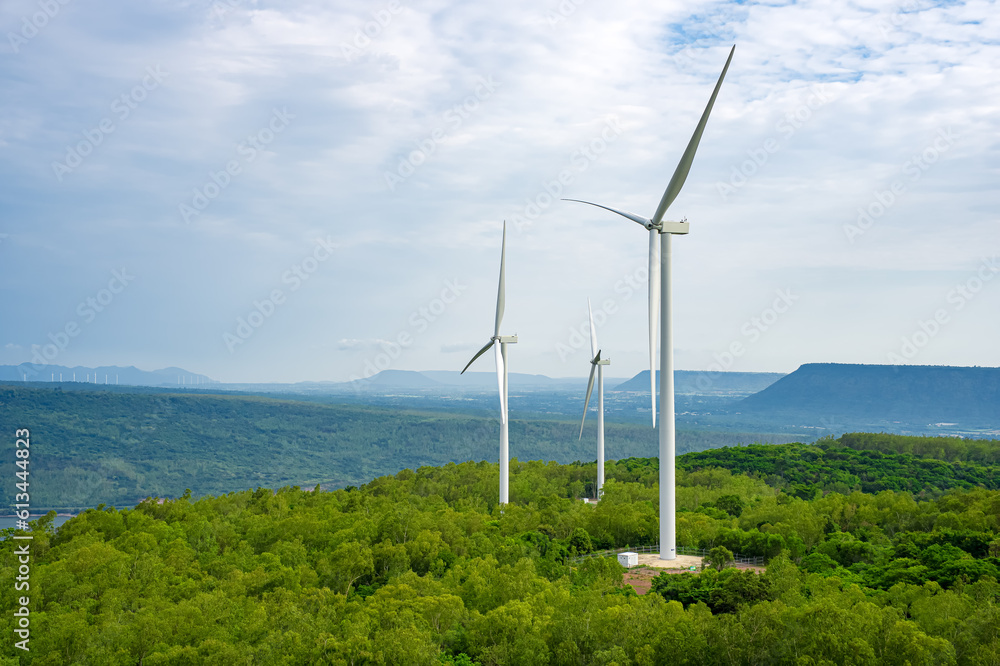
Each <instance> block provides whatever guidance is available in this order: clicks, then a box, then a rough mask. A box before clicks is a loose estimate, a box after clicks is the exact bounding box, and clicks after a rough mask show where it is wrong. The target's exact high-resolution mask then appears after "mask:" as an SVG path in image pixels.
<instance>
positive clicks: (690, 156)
mask: <svg viewBox="0 0 1000 666" xmlns="http://www.w3.org/2000/svg"><path fill="white" fill-rule="evenodd" d="M735 51H736V46H735V45H734V46H733V48H732V50H730V51H729V58H728V59H727V60H726V66H725V67H723V68H722V74H720V75H719V80H718V82H717V83H716V84H715V90H714V91H712V97H711V98H710V99H709V100H708V106H706V107H705V111H704V112H703V113H702V114H701V120H699V121H698V126H697V127H696V128H695V130H694V134H693V135H692V136H691V140H690V141H688V145H687V148H685V150H684V154H683V155H682V156H681V160H680V162H679V163H678V164H677V168H676V169H675V170H674V174H673V176H671V177H670V183H669V184H668V185H667V189H666V191H665V192H664V193H663V197H662V198H661V199H660V205H659V206H657V207H656V212H655V213H654V214H653V217H652V218H651V219H646V218H644V217H640V216H638V215H633V214H632V213H626V212H624V211H620V210H616V209H614V208H609V207H607V206H602V205H600V204H596V203H592V202H590V201H581V200H579V199H567V201H576V202H578V203H585V204H589V205H591V206H597V207H598V208H603V209H604V210H607V211H611V212H612V213H617V214H618V215H621V216H622V217H624V218H627V219H629V220H632V221H633V222H637V223H638V224H640V225H642V226H643V227H644V228H645V229H646V230H648V231H649V384H650V392H651V393H652V401H653V426H654V427H655V426H656V392H655V379H654V378H655V376H656V373H655V372H654V368H655V364H656V320H657V315H658V314H659V319H660V432H659V438H660V559H661V560H674V559H677V530H676V506H675V470H674V465H675V461H674V457H675V455H676V448H677V447H676V433H675V428H674V347H673V326H672V321H671V311H670V286H671V284H670V240H671V236H673V235H674V234H678V235H680V234H686V233H687V232H688V230H689V226H688V225H687V224H686V220H684V221H681V222H670V221H666V220H664V219H663V216H664V214H665V213H666V212H667V209H668V208H669V207H670V204H672V203H673V202H674V199H676V198H677V195H678V194H679V193H680V191H681V188H682V187H683V186H684V181H685V180H686V179H687V175H688V172H689V171H690V170H691V163H692V162H693V161H694V154H695V152H697V150H698V144H699V142H701V135H702V134H703V133H704V132H705V125H706V124H707V123H708V116H709V114H710V113H711V112H712V106H714V105H715V98H716V97H717V96H718V95H719V89H720V88H721V87H722V80H723V79H725V78H726V72H727V71H728V70H729V63H730V62H732V60H733V53H735ZM657 236H659V241H660V242H659V244H657V242H656V240H657V238H656V237H657ZM657 309H659V313H657Z"/></svg>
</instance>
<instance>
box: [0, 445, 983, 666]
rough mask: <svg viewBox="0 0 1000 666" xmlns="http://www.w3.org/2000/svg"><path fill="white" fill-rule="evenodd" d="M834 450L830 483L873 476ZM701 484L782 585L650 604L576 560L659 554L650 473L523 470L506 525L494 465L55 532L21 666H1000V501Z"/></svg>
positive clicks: (748, 450)
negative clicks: (626, 551)
mask: <svg viewBox="0 0 1000 666" xmlns="http://www.w3.org/2000/svg"><path fill="white" fill-rule="evenodd" d="M775 448H776V449H780V448H781V447H775ZM834 448H837V447H831V448H830V449H825V450H824V449H822V448H820V449H817V450H819V451H822V452H823V456H822V457H821V458H820V459H817V460H821V462H822V465H819V464H817V469H820V470H822V471H821V472H820V474H819V476H818V477H816V478H815V479H814V480H813V482H814V485H815V484H822V483H826V481H825V480H824V479H826V478H829V479H840V478H842V475H843V474H850V473H851V472H848V471H846V469H845V468H846V467H848V466H849V465H850V464H852V460H853V459H851V458H849V457H840V453H837V454H836V455H833V456H830V455H828V454H829V453H830V451H831V450H833V449H834ZM840 448H843V447H840ZM753 449H754V447H741V448H737V449H730V450H729V451H728V454H731V458H730V463H731V465H732V466H733V467H734V468H738V467H741V466H753V465H756V464H758V459H759V456H758V455H757V452H756V451H754V450H753ZM788 451H789V459H790V460H792V459H794V457H795V455H799V454H798V453H797V452H796V451H795V450H794V449H788ZM793 454H795V455H793ZM890 455H893V456H899V455H902V454H890ZM799 458H800V460H801V456H799ZM806 462H815V461H810V460H808V459H806V461H805V462H803V463H802V464H803V465H805V463H806ZM686 466H687V465H684V466H682V467H681V469H679V470H678V475H677V478H678V489H677V499H678V508H679V513H678V517H677V527H678V538H679V542H680V543H681V544H683V545H689V546H697V547H702V548H715V547H720V546H722V547H725V548H727V549H729V550H731V551H733V552H738V553H743V554H748V555H761V556H763V557H765V558H767V560H768V566H767V570H766V572H765V573H763V574H758V573H755V572H753V571H742V570H735V569H723V570H722V571H719V572H715V571H712V572H705V573H701V574H700V575H694V574H680V575H667V574H664V575H662V576H660V577H659V578H657V579H656V581H655V583H654V587H653V590H652V591H651V592H650V593H649V594H647V595H645V596H641V597H640V596H637V595H636V594H635V593H634V592H633V591H632V590H631V588H629V587H627V586H624V585H623V584H622V580H623V578H622V573H623V570H622V569H621V567H620V566H619V565H618V564H617V562H616V561H615V560H614V559H611V558H594V559H586V560H583V561H581V562H580V563H579V564H574V556H576V555H580V554H584V553H587V552H588V551H590V550H592V549H599V548H606V547H624V546H636V545H642V544H652V543H654V542H655V539H656V534H657V526H658V522H657V511H658V509H657V506H658V505H657V488H656V477H657V465H656V461H655V460H650V459H637V458H633V459H630V460H624V461H619V462H617V463H614V462H612V463H609V464H608V478H609V480H608V482H607V485H606V492H605V495H604V497H603V499H602V500H601V502H600V503H599V504H597V505H590V504H585V503H583V502H580V501H579V500H578V499H574V498H575V497H576V496H578V495H579V493H580V491H581V488H582V487H583V485H584V484H585V483H586V479H588V478H589V477H590V476H591V475H592V474H593V466H592V465H584V464H569V465H563V464H557V463H541V462H525V463H521V462H515V463H513V464H512V477H511V498H512V503H511V504H510V505H508V506H507V507H505V508H504V510H503V511H501V510H500V509H499V507H497V506H496V502H495V497H496V494H497V467H496V465H492V464H487V463H482V462H480V463H473V462H466V463H461V464H447V465H444V466H441V467H422V468H419V469H417V470H416V471H412V470H404V471H401V472H399V473H398V474H396V475H394V476H386V477H380V478H378V479H375V480H374V481H372V482H370V483H368V484H365V485H363V486H362V487H360V488H349V489H341V490H336V491H334V492H320V491H319V490H318V489H314V490H312V491H304V490H300V489H299V488H297V487H291V488H287V487H286V488H283V489H281V490H278V491H277V492H272V491H270V490H266V489H263V488H258V489H257V490H253V491H251V490H247V491H242V492H235V493H229V494H226V495H222V496H217V497H209V496H206V497H202V498H200V499H197V500H195V499H193V498H192V497H191V496H190V495H185V496H183V497H180V498H178V499H173V500H166V501H163V502H162V503H161V502H159V501H157V500H155V499H150V500H149V501H145V502H142V503H141V504H140V505H138V506H136V507H135V508H131V509H124V510H116V509H110V508H104V507H100V508H99V509H92V510H89V511H86V512H85V513H83V514H81V515H80V516H78V517H76V518H74V519H73V520H71V521H69V522H67V523H66V524H65V525H64V526H63V527H62V528H61V529H60V530H59V531H58V533H56V534H53V533H52V531H51V529H50V528H49V527H48V524H49V521H50V520H51V517H52V516H51V515H50V516H49V517H48V518H46V519H44V520H42V521H40V522H39V523H37V524H36V525H35V529H34V536H35V541H34V542H33V544H34V546H33V547H34V554H35V557H36V560H35V562H34V563H33V565H32V579H31V581H32V593H31V595H32V596H31V612H32V615H31V618H32V631H33V633H32V636H33V639H32V651H31V652H30V653H25V654H22V655H19V658H20V661H9V662H8V663H20V664H43V663H44V664H102V665H104V664H136V663H142V664H144V665H145V666H149V665H156V664H196V663H226V664H229V663H261V664H305V663H331V664H349V663H370V664H414V663H427V664H431V663H454V664H470V663H479V664H483V665H486V664H529V663H530V664H646V663H661V662H662V661H664V660H665V659H668V658H669V661H670V663H679V664H685V663H687V664H744V663H745V664H750V663H792V664H900V665H902V664H911V665H916V664H928V665H929V664H970V665H971V664H998V663H1000V585H998V583H997V578H998V577H1000V571H998V567H1000V559H998V556H1000V540H998V537H997V535H998V532H1000V523H998V521H1000V491H998V490H995V489H992V490H991V489H987V488H984V487H975V488H953V489H942V488H941V487H940V486H939V485H938V486H934V489H933V490H930V489H928V490H926V491H923V492H922V493H920V494H916V495H915V494H913V493H911V492H905V491H894V490H882V491H880V492H877V493H866V492H861V491H860V490H850V491H847V492H845V493H839V492H827V493H824V492H823V490H822V488H819V490H818V492H814V493H813V494H812V495H808V494H807V493H803V494H805V495H807V496H806V497H798V496H796V495H795V494H789V493H788V492H785V490H786V489H787V486H783V485H782V484H784V483H785V482H784V481H782V480H780V479H777V480H779V481H781V483H778V484H776V485H777V486H782V487H776V485H775V484H771V483H768V480H769V478H770V477H768V476H762V475H760V474H759V473H751V474H746V473H742V472H740V471H735V472H734V471H730V470H729V469H720V468H719V467H713V466H702V467H700V468H698V469H685V467H686ZM794 469H797V468H794ZM824 475H825V476H824ZM772 480H774V479H772ZM831 482H832V483H840V482H842V481H837V480H834V481H831ZM2 548H3V551H4V557H3V559H2V564H3V568H4V571H3V574H4V576H5V577H6V578H5V579H7V580H11V579H12V578H13V576H14V567H15V566H16V563H15V558H14V557H13V554H12V549H13V544H12V542H11V541H10V540H7V541H5V542H3V544H2ZM3 598H4V602H3V603H4V606H3V609H2V611H3V615H2V617H3V620H2V624H3V625H4V626H3V631H5V632H6V633H7V635H8V636H10V635H11V631H12V622H13V616H12V603H13V600H12V595H9V594H8V595H4V597H3Z"/></svg>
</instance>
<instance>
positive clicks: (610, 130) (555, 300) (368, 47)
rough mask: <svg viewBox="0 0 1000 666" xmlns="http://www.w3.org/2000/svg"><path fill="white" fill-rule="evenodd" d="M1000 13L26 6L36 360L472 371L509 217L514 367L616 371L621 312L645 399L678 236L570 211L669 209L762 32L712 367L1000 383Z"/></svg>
mask: <svg viewBox="0 0 1000 666" xmlns="http://www.w3.org/2000/svg"><path fill="white" fill-rule="evenodd" d="M46 8H48V9H46ZM46 12H48V13H46ZM997 21H998V19H997V12H996V3H995V2H989V1H985V0H978V1H971V2H966V3H961V4H960V3H954V2H927V3H921V4H919V5H914V4H912V3H901V4H898V5H885V4H884V3H875V2H861V3H851V4H850V5H846V6H845V5H843V4H841V3H834V2H828V1H812V2H804V3H791V2H782V3H769V4H766V5H765V4H746V3H739V2H708V3H705V2H694V1H690V0H682V1H680V2H675V3H670V5H669V6H666V7H650V6H648V4H644V3H640V2H633V1H631V0H627V1H626V2H624V3H618V4H616V5H615V6H614V7H611V6H602V5H599V4H594V3H583V2H576V1H575V0H568V1H566V2H555V1H553V2H548V3H542V4H537V3H529V2H520V1H518V2H513V3H507V4H504V5H496V4H493V3H488V4H484V3H456V2H436V3H431V4H426V3H424V4H421V5H420V6H419V7H418V6H415V5H411V4H409V3H405V2H399V1H398V0H388V1H386V2H378V3H375V4H370V3H361V2H344V3H338V4H337V6H336V7H330V6H328V5H327V4H326V3H320V2H310V1H293V2H286V3H275V2H271V1H269V0H259V1H251V0H246V1H242V0H218V1H215V2H210V1H208V0H200V1H196V2H189V3H179V4H178V3H168V2H162V1H161V2H153V3H148V4H142V5H126V6H121V5H119V4H118V3H111V2H107V1H106V0H98V1H97V2H92V3H87V4H80V3H74V2H68V3H66V4H62V3H60V2H55V3H41V4H40V3H39V2H37V0H12V1H11V2H7V3H4V4H3V6H2V7H0V35H2V37H3V38H2V39H0V78H2V82H3V87H4V90H5V94H4V96H3V98H2V99H0V177H2V179H3V182H4V183H5V185H6V186H5V187H4V188H3V189H2V190H0V298H2V300H3V303H4V305H5V308H4V316H3V318H2V320H0V364H17V363H22V362H29V361H32V360H33V357H34V355H35V354H36V353H39V352H45V350H48V351H49V352H52V353H50V354H49V355H48V356H45V357H44V358H46V360H48V361H49V362H51V363H53V364H58V365H65V366H76V365H84V366H91V367H93V366H98V365H121V366H128V365H135V366H138V367H140V368H142V369H145V370H154V369H158V368H164V367H168V366H179V367H183V368H185V369H187V370H189V371H191V372H196V373H201V374H205V375H208V376H211V377H213V378H214V379H218V380H220V381H224V382H268V381H275V382H295V381H303V380H316V381H321V380H332V381H344V380H346V379H348V378H349V377H351V376H357V375H362V374H364V373H365V371H366V367H367V365H366V364H372V365H373V366H376V367H377V369H383V367H382V366H383V365H384V363H379V360H380V359H381V358H383V356H384V358H387V359H389V364H388V365H387V366H385V367H389V368H392V369H399V370H428V369H437V370H447V369H454V370H460V369H461V367H462V366H463V365H464V363H465V361H466V360H467V359H468V357H469V356H470V355H471V353H473V352H474V351H475V349H477V348H478V347H479V346H481V344H482V342H483V341H484V340H485V338H486V337H488V335H489V332H490V331H491V330H492V329H491V327H492V323H493V308H494V304H495V299H496V280H497V270H498V261H499V253H500V229H501V223H502V221H503V220H504V219H506V220H507V222H508V246H507V307H506V313H505V318H504V330H505V332H510V333H517V334H518V336H519V342H518V344H517V346H516V348H515V349H514V350H513V352H512V356H511V368H510V369H511V371H512V372H523V373H532V374H544V375H548V376H551V377H576V376H585V375H586V373H587V372H588V370H589V367H588V365H587V361H588V358H587V355H588V353H589V351H585V350H588V347H589V345H588V344H587V339H586V328H585V322H586V317H587V299H588V298H590V299H592V301H593V304H594V311H595V316H596V317H597V318H598V322H599V337H600V340H601V346H602V348H603V349H604V355H605V356H610V357H611V359H612V366H611V367H610V368H609V373H610V375H611V376H614V377H631V376H633V375H634V374H635V373H637V372H639V371H640V370H642V369H644V368H648V361H647V360H646V353H647V351H646V345H647V343H646V288H645V282H644V280H645V262H646V237H645V234H644V233H643V232H642V231H641V230H640V229H638V228H637V227H636V225H632V224H630V223H628V222H626V221H624V220H622V219H620V218H618V217H616V216H614V215H612V214H610V213H605V212H603V211H600V210H598V209H590V208H587V207H583V206H578V205H576V204H570V203H565V202H561V201H558V199H559V197H572V198H582V199H588V200H593V201H599V202H602V203H605V204H607V205H611V206H615V207H618V208H622V209H625V210H629V211H633V212H635V213H637V214H640V215H649V214H651V213H652V210H653V209H654V208H655V206H656V203H657V201H658V200H659V198H660V195H661V194H662V192H663V189H664V187H665V186H666V181H667V179H668V178H669V176H670V173H672V171H673V169H674V167H675V165H676V163H677V160H678V159H679V157H680V154H681V152H682V151H683V148H684V145H685V144H686V142H687V140H688V138H689V136H690V133H691V131H692V128H693V126H694V123H696V122H697V118H698V115H699V114H700V112H701V109H703V108H704V104H705V102H706V101H707V97H708V95H709V93H710V91H711V86H712V83H713V82H714V80H715V78H716V77H717V76H718V71H719V69H720V67H721V65H722V64H723V63H724V61H725V57H726V54H727V52H728V49H729V48H730V47H731V46H732V44H734V43H735V44H736V45H737V48H736V55H735V57H734V59H733V63H732V66H731V68H730V71H729V73H728V75H727V78H726V82H725V85H724V86H723V88H722V91H721V93H720V95H719V98H718V101H717V102H716V105H715V109H714V111H713V113H712V117H711V119H710V121H709V123H708V128H707V130H706V132H705V135H704V138H703V140H702V143H701V147H700V149H699V152H698V158H697V160H696V161H695V164H694V167H693V169H692V171H691V174H690V176H689V178H688V181H687V184H686V185H685V188H684V191H683V192H682V194H681V195H680V197H679V198H678V199H677V201H676V202H675V203H674V205H673V206H672V207H671V210H670V214H671V216H672V217H673V218H675V219H679V218H680V217H686V218H687V219H688V221H689V222H690V223H691V224H692V230H691V233H690V235H689V236H688V237H684V238H680V239H678V240H677V242H676V243H675V244H674V277H675V287H674V294H675V304H674V321H675V343H676V345H677V351H676V357H677V367H678V368H679V369H685V370H706V369H710V368H712V369H714V368H715V367H723V368H724V369H727V370H733V371H765V372H791V371H793V370H795V369H796V368H797V367H798V366H799V365H801V364H803V363H811V362H839V363H869V364H884V363H893V362H899V363H909V364H918V365H960V366H963V365H964V366H971V365H980V366H1000V347H998V346H997V345H996V331H997V330H1000V307H998V306H1000V279H995V278H996V276H997V275H998V274H1000V227H998V223H1000V220H998V210H1000V206H998V203H1000V201H998V195H997V189H996V181H997V177H996V176H997V172H998V167H1000V156H998V140H997V137H998V136H1000V114H998V110H1000V81H998V80H997V77H996V76H995V75H994V69H995V63H996V62H998V61H1000V40H998V37H1000V29H998V24H997ZM255 313H256V314H255ZM255 324H257V325H255ZM733 352H737V353H733ZM727 354H728V355H727ZM380 355H383V356H380ZM713 364H718V365H713Z"/></svg>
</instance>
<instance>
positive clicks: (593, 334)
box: [579, 298, 611, 499]
mask: <svg viewBox="0 0 1000 666" xmlns="http://www.w3.org/2000/svg"><path fill="white" fill-rule="evenodd" d="M587 313H588V314H589V315H590V353H591V359H590V379H589V380H587V399H586V400H584V402H583V419H582V420H581V421H580V437H579V439H583V424H584V423H586V422H587V408H588V407H589V406H590V394H591V392H592V391H593V390H594V371H595V370H596V371H597V499H601V490H602V489H603V488H604V366H606V365H611V359H610V358H601V350H600V349H598V348H597V329H595V328H594V311H593V309H592V308H591V307H590V299H589V298H588V299H587Z"/></svg>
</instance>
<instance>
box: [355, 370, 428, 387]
mask: <svg viewBox="0 0 1000 666" xmlns="http://www.w3.org/2000/svg"><path fill="white" fill-rule="evenodd" d="M351 384H352V385H354V386H358V387H362V388H368V387H372V388H419V389H435V388H442V387H443V386H444V385H443V384H441V382H438V381H434V380H433V379H431V378H430V377H428V376H427V375H425V374H424V373H421V372H414V371H413V370H383V371H382V372H380V373H378V374H376V375H373V376H371V377H369V378H367V379H358V380H356V381H354V382H351Z"/></svg>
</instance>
